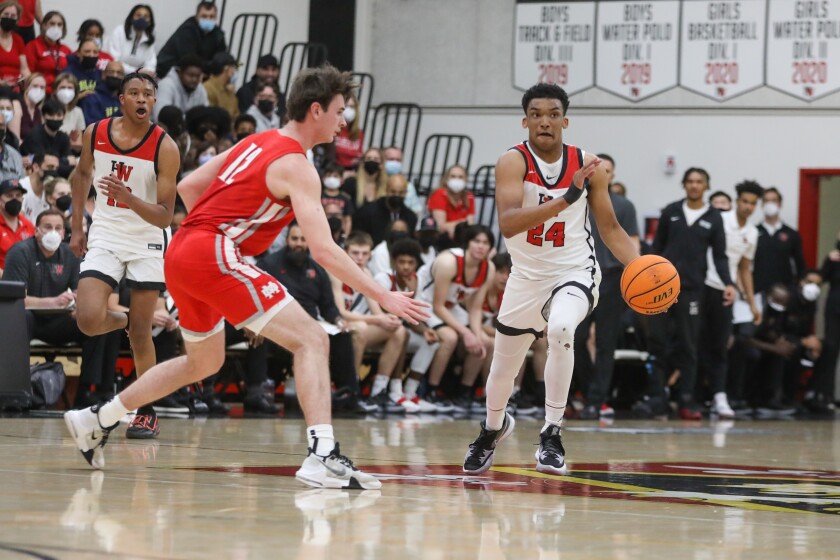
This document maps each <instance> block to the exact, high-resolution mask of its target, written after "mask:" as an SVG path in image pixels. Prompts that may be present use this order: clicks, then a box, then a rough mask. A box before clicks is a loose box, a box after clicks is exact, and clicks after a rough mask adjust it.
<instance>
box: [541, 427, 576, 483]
mask: <svg viewBox="0 0 840 560" xmlns="http://www.w3.org/2000/svg"><path fill="white" fill-rule="evenodd" d="M535 456H536V459H537V471H539V472H541V473H548V474H556V475H560V476H563V475H565V474H566V473H568V472H569V469H568V468H567V467H566V450H565V449H563V441H562V439H561V438H560V426H556V425H552V426H550V427H549V428H548V429H546V430H543V431H542V432H541V433H540V447H539V448H538V449H537V453H536V455H535Z"/></svg>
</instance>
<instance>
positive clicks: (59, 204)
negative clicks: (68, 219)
mask: <svg viewBox="0 0 840 560" xmlns="http://www.w3.org/2000/svg"><path fill="white" fill-rule="evenodd" d="M71 204H73V197H72V196H71V195H69V194H65V195H64V196H59V197H58V198H56V199H55V207H56V208H58V209H59V210H61V211H62V212H67V211H68V210H70V205H71ZM173 233H174V232H173Z"/></svg>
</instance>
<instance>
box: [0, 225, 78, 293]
mask: <svg viewBox="0 0 840 560" xmlns="http://www.w3.org/2000/svg"><path fill="white" fill-rule="evenodd" d="M3 280H8V281H10V282H11V281H17V282H23V283H25V284H26V293H27V295H30V296H33V297H39V298H46V297H56V296H59V295H61V294H62V292H66V291H67V289H68V288H69V289H71V290H75V289H76V288H78V287H79V259H78V258H76V256H75V255H74V254H73V252H72V251H71V250H70V246H69V245H67V243H62V244H61V245H60V246H59V247H58V250H56V252H55V253H53V255H52V256H51V257H47V256H46V255H44V253H43V252H42V251H41V247H39V246H38V240H37V238H35V237H30V238H28V239H24V240H23V241H20V242H19V243H15V244H14V245H12V248H11V249H9V252H8V254H7V255H6V269H5V270H4V271H3Z"/></svg>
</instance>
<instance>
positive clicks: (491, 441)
mask: <svg viewBox="0 0 840 560" xmlns="http://www.w3.org/2000/svg"><path fill="white" fill-rule="evenodd" d="M515 425H516V421H515V420H514V419H513V416H511V415H510V413H509V412H505V419H504V421H503V422H502V427H501V428H499V429H498V430H488V429H487V428H485V427H484V426H485V424H484V420H482V421H481V433H480V434H478V437H477V438H476V439H475V441H474V442H472V443H471V444H470V450H469V451H467V455H466V457H464V472H465V473H468V474H481V473H483V472H485V471H486V470H488V469H489V468H490V467H492V466H493V455H494V454H495V452H496V445H497V444H498V443H499V442H500V441H502V440H503V439H505V438H506V437H508V436H509V435H510V433H511V432H512V431H513V427H514V426H515Z"/></svg>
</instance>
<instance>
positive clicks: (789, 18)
mask: <svg viewBox="0 0 840 560" xmlns="http://www.w3.org/2000/svg"><path fill="white" fill-rule="evenodd" d="M769 5H770V7H769V10H770V11H769V14H768V17H767V85H768V86H770V87H772V88H775V89H778V90H781V91H783V92H785V93H789V94H790V95H793V96H795V97H798V98H800V99H804V100H806V101H811V100H813V99H817V98H819V97H823V96H825V95H828V94H830V93H834V92H836V91H838V90H840V0H820V1H812V2H802V1H796V0H772V1H771V2H769Z"/></svg>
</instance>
